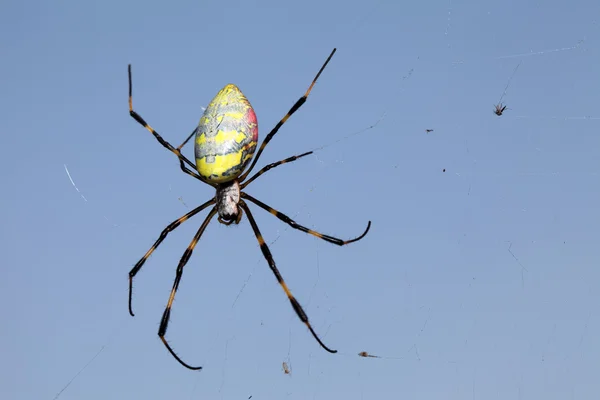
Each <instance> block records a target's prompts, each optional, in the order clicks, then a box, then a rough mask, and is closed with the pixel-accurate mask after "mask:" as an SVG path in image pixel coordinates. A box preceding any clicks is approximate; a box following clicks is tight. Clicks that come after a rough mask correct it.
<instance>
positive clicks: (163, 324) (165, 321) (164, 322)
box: [158, 207, 217, 370]
mask: <svg viewBox="0 0 600 400" xmlns="http://www.w3.org/2000/svg"><path fill="white" fill-rule="evenodd" d="M216 213H217V207H213V209H212V210H210V213H208V215H207V216H206V219H204V222H203V223H202V226H200V229H198V232H196V235H194V238H193V239H192V241H191V243H190V245H189V246H188V247H187V249H186V250H185V252H184V253H183V256H181V260H179V265H178V266H177V272H176V274H175V282H173V289H171V295H170V296H169V302H168V303H167V307H166V308H165V312H164V313H163V316H162V319H161V320H160V327H159V328H158V336H159V337H160V340H162V342H163V343H164V345H165V346H166V347H167V350H169V353H171V355H172V356H173V357H175V359H176V360H177V361H179V363H180V364H181V365H183V366H184V367H186V368H189V369H194V370H197V369H202V367H192V366H191V365H189V364H186V363H185V362H183V360H182V359H181V358H179V356H178V355H177V354H175V352H174V351H173V349H172V348H171V346H169V343H168V342H167V339H165V334H166V333H167V327H168V325H169V317H170V316H171V307H172V306H173V300H174V299H175V293H176V292H177V288H178V287H179V282H180V281H181V276H182V275H183V267H184V266H185V264H187V262H188V261H189V260H190V257H191V256H192V253H193V252H194V247H196V244H198V241H199V240H200V236H202V234H203V233H204V230H205V229H206V227H207V226H208V223H209V222H210V220H211V219H212V217H214V216H215V214H216Z"/></svg>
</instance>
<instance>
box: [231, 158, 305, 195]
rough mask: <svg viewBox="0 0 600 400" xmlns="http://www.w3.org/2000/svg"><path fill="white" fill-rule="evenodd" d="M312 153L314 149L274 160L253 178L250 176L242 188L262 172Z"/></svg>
mask: <svg viewBox="0 0 600 400" xmlns="http://www.w3.org/2000/svg"><path fill="white" fill-rule="evenodd" d="M312 153H313V152H312V151H309V152H306V153H303V154H299V155H297V156H292V157H288V158H286V159H285V160H281V161H277V162H274V163H272V164H269V165H265V166H264V167H263V168H262V169H261V170H260V171H258V172H257V173H256V174H254V175H253V176H252V178H250V179H248V180H247V181H246V182H244V183H243V184H242V185H241V187H240V189H242V190H243V189H244V188H245V187H246V186H248V185H249V184H250V182H252V181H253V180H255V179H256V178H258V177H259V176H261V175H262V174H264V173H265V172H267V171H268V170H270V169H273V168H275V167H277V166H279V165H282V164H287V163H289V162H292V161H296V160H297V159H299V158H301V157H304V156H307V155H309V154H312Z"/></svg>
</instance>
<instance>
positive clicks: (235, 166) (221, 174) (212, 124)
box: [128, 49, 371, 370]
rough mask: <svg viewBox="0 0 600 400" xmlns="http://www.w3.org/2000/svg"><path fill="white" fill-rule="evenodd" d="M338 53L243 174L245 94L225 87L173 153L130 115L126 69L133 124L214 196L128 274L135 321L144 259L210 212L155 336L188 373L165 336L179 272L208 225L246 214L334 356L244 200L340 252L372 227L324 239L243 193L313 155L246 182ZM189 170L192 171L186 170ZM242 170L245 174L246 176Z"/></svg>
mask: <svg viewBox="0 0 600 400" xmlns="http://www.w3.org/2000/svg"><path fill="white" fill-rule="evenodd" d="M335 51H336V49H333V51H332V52H331V54H330V55H329V57H328V58H327V60H326V61H325V63H324V64H323V66H322V67H321V69H320V70H319V72H318V73H317V75H316V76H315V78H314V79H313V81H312V83H311V84H310V86H309V87H308V90H307V91H306V92H305V93H304V95H303V96H302V97H300V98H299V99H298V101H296V103H295V104H294V105H293V106H292V108H290V110H289V111H288V112H287V114H286V115H285V116H284V117H283V118H282V119H281V120H280V121H279V122H278V123H277V125H275V127H274V128H273V129H272V130H271V132H269V134H268V135H267V136H266V137H265V139H264V141H263V142H262V144H261V145H260V147H259V149H258V152H257V153H256V157H254V161H252V163H251V164H250V167H249V168H248V169H246V166H247V165H248V164H249V162H250V160H252V158H253V155H254V151H255V150H256V146H257V142H258V122H257V119H256V114H255V112H254V109H253V108H252V106H251V105H250V102H249V101H248V99H247V98H246V96H244V94H243V93H242V92H241V91H240V89H239V88H238V87H237V86H235V85H233V84H228V85H226V86H225V87H224V88H223V89H221V91H219V93H217V95H216V96H215V97H214V99H213V100H212V101H211V102H210V104H209V105H208V107H207V108H206V110H205V111H204V114H203V115H202V117H201V118H200V122H199V124H198V126H197V127H196V129H194V131H193V132H192V133H191V134H190V135H189V136H188V138H187V139H186V140H185V141H184V142H183V143H182V144H181V145H180V146H179V147H177V148H175V147H173V146H172V145H171V144H170V143H169V142H167V141H166V140H164V139H163V138H162V136H160V135H159V134H158V132H156V131H155V130H154V129H153V128H152V127H150V125H148V124H147V123H146V121H145V120H144V119H143V118H142V117H141V116H140V115H139V114H138V113H137V112H135V111H134V110H133V105H132V81H131V65H129V67H128V73H129V114H130V115H131V117H133V119H135V120H136V121H137V122H138V123H139V124H141V125H142V126H143V127H144V128H146V129H147V130H148V131H150V133H152V135H154V137H155V138H156V140H158V142H159V143H160V144H161V145H163V146H164V147H165V148H167V149H168V150H169V151H171V152H172V153H174V154H175V155H176V156H177V158H178V159H179V165H180V167H181V169H182V170H183V172H185V173H186V174H188V175H190V176H193V177H194V178H196V179H198V180H199V181H201V182H204V183H206V184H208V185H210V186H212V187H213V188H214V189H215V190H216V194H215V196H214V197H213V198H212V199H210V200H208V201H206V202H205V203H204V204H202V205H200V206H198V207H196V208H194V209H193V210H192V211H190V212H188V213H187V214H185V215H183V216H182V217H180V218H178V219H176V220H175V221H173V222H171V223H170V224H169V225H168V226H167V227H166V228H165V229H164V230H163V231H162V232H161V233H160V236H159V237H158V239H157V240H156V242H154V244H153V245H152V247H150V249H149V250H148V251H147V252H146V254H144V256H143V257H142V258H141V259H140V260H139V261H138V262H137V263H136V264H135V266H134V267H133V268H132V269H131V271H130V272H129V313H130V314H131V315H132V316H133V315H134V314H133V309H132V306H131V301H132V287H133V278H134V277H135V275H136V274H137V273H138V272H139V271H140V269H141V268H142V266H143V265H144V263H145V262H146V260H147V259H148V257H150V255H151V254H152V253H153V252H154V250H156V248H157V247H158V246H159V245H160V244H161V243H162V241H163V240H165V238H166V237H167V235H168V234H169V232H172V231H173V230H175V229H176V228H177V227H178V226H179V225H181V224H182V223H183V222H185V221H187V220H188V219H190V218H192V217H193V216H194V215H196V214H198V213H199V212H200V211H202V210H204V209H205V208H208V207H210V206H212V208H211V209H210V211H209V212H208V215H207V216H206V218H205V219H204V222H203V223H202V225H200V228H199V229H198V231H197V232H196V234H195V235H194V238H193V239H192V241H191V243H190V244H189V246H188V247H187V249H186V250H185V252H184V253H183V255H182V257H181V259H180V261H179V265H178V266H177V271H176V274H175V282H174V283H173V288H172V289H171V294H170V296H169V300H168V302H167V306H166V308H165V311H164V313H163V315H162V319H161V321H160V326H159V328H158V336H159V337H160V339H161V340H162V342H163V343H164V345H165V346H166V347H167V350H169V352H170V353H171V355H172V356H173V357H175V359H176V360H177V361H179V363H181V364H182V365H183V366H184V367H186V368H189V369H195V370H197V369H201V368H202V367H193V366H190V365H189V364H187V363H185V362H184V361H183V360H182V359H181V358H179V356H178V355H177V354H176V353H175V352H174V351H173V349H171V346H170V345H169V343H168V342H167V340H166V339H165V334H166V332H167V327H168V324H169V316H170V314H171V307H172V305H173V300H174V299H175V293H176V292H177V288H178V287H179V283H180V281H181V276H182V275H183V268H184V266H185V265H186V264H187V262H188V261H189V259H190V257H191V256H192V252H193V251H194V248H195V247H196V245H197V244H198V241H199V240H200V237H201V236H202V233H203V232H204V230H205V229H206V227H207V226H208V224H209V222H210V220H211V219H212V218H213V217H214V216H215V215H217V216H218V221H219V222H220V223H222V224H225V225H231V224H232V223H236V224H238V223H239V222H240V221H241V219H242V213H244V212H245V213H246V215H247V217H248V221H249V222H250V225H251V227H252V230H253V231H254V235H255V236H256V239H257V240H258V243H259V245H260V249H261V251H262V253H263V256H264V257H265V259H266V261H267V263H268V264H269V267H270V268H271V271H272V272H273V274H274V275H275V278H277V281H278V282H279V284H280V285H281V287H282V288H283V291H284V292H285V294H286V296H287V297H288V299H289V301H290V303H291V305H292V307H293V308H294V311H295V312H296V314H297V315H298V318H300V320H301V321H302V322H303V323H304V324H305V325H306V326H307V327H308V329H309V330H310V332H311V333H312V335H313V337H314V338H315V339H316V340H317V342H318V343H319V344H320V345H321V347H323V348H324V349H325V350H327V351H328V352H330V353H336V352H337V351H336V350H332V349H330V348H329V347H327V346H325V344H324V343H323V342H322V341H321V339H320V338H319V336H318V335H317V334H316V332H315V331H314V330H313V328H312V326H311V324H310V322H309V321H308V316H307V315H306V313H305V312H304V310H303V309H302V307H301V306H300V303H299V302H298V301H297V300H296V298H295V297H294V296H293V295H292V292H291V291H290V289H289V288H288V286H287V285H286V283H285V281H284V280H283V277H282V276H281V274H280V273H279V270H278V269H277V266H276V265H275V260H274V259H273V256H272V255H271V251H270V250H269V248H268V246H267V244H266V243H265V240H264V239H263V237H262V235H261V233H260V230H259V228H258V225H257V224H256V221H255V219H254V216H253V215H252V212H250V208H249V207H248V204H247V203H246V200H247V201H249V202H251V203H254V204H255V205H257V206H258V207H260V208H262V209H263V210H266V211H267V212H269V213H271V214H273V215H274V216H275V217H277V218H279V219H280V220H281V221H283V222H285V223H286V224H288V225H290V226H291V227H292V228H294V229H297V230H300V231H302V232H306V233H309V234H311V235H313V236H316V237H318V238H320V239H323V240H325V241H327V242H329V243H333V244H337V245H338V246H343V245H346V244H349V243H352V242H356V241H358V240H360V239H362V238H363V237H364V236H365V235H366V234H367V232H368V231H369V228H370V227H371V221H369V223H368V224H367V228H366V229H365V231H364V232H363V233H362V234H361V235H360V236H358V237H356V238H354V239H350V240H342V239H338V238H335V237H333V236H329V235H324V234H322V233H319V232H316V231H313V230H311V229H308V228H306V227H304V226H302V225H299V224H298V223H296V222H295V221H293V220H292V219H291V218H290V217H288V216H287V215H285V214H283V213H281V212H279V211H277V210H275V209H274V208H272V207H270V206H268V205H267V204H265V203H263V202H261V201H260V200H258V199H255V198H254V197H252V196H250V195H249V194H247V193H245V192H243V191H242V190H243V189H245V188H246V187H247V186H248V185H249V184H250V183H251V182H253V181H254V180H255V179H257V178H258V177H259V176H261V175H262V174H264V173H265V172H267V171H269V170H270V169H272V168H275V167H277V166H279V165H282V164H285V163H289V162H292V161H295V160H297V159H299V158H301V157H304V156H307V155H309V154H311V153H312V151H309V152H306V153H303V154H299V155H296V156H292V157H289V158H286V159H284V160H281V161H278V162H275V163H272V164H268V165H266V166H264V167H263V168H262V169H261V170H259V171H258V172H257V173H255V174H254V175H253V176H252V177H251V178H249V179H246V178H247V177H248V175H249V174H250V172H251V171H252V169H253V168H254V166H255V165H256V162H257V161H258V159H259V158H260V155H261V154H262V152H263V150H264V149H265V147H266V146H267V144H268V143H269V141H271V139H272V138H273V136H274V135H275V134H276V133H277V131H278V130H279V129H280V128H281V126H282V125H283V124H284V123H285V122H286V121H287V120H288V119H289V118H290V116H292V114H294V113H295V112H296V111H298V109H299V108H300V107H301V106H302V105H303V104H304V103H305V102H306V99H307V98H308V96H309V94H310V92H311V90H312V89H313V87H314V85H315V83H316V82H317V79H318V78H319V76H320V75H321V73H322V72H323V70H324V69H325V67H326V66H327V64H328V63H329V60H331V57H333V54H334V53H335ZM194 135H195V160H196V163H195V164H194V163H192V162H191V161H190V160H189V159H188V158H187V157H185V156H184V155H183V154H182V153H181V149H182V148H183V146H184V145H185V144H186V143H187V142H188V141H189V140H190V139H191V137H192V136H194ZM190 168H191V169H190ZM244 170H245V172H244Z"/></svg>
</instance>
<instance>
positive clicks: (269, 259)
mask: <svg viewBox="0 0 600 400" xmlns="http://www.w3.org/2000/svg"><path fill="white" fill-rule="evenodd" d="M239 206H240V207H241V208H242V209H243V210H244V211H245V212H246V215H247V216H248V221H250V225H252V230H253V231H254V235H255V236H256V239H257V240H258V244H259V245H260V250H261V251H262V253H263V256H264V257H265V259H266V260H267V263H269V267H271V271H273V274H274V275H275V278H277V282H279V284H280V285H281V287H282V288H283V291H284V292H285V294H286V295H287V297H288V299H289V300H290V303H292V307H293V308H294V311H296V314H297V315H298V318H300V320H301V321H302V322H304V324H305V325H306V326H307V327H308V329H309V330H310V333H312V335H313V336H314V338H315V339H316V340H317V342H319V344H320V345H321V347H323V348H324V349H325V350H327V351H328V352H330V353H337V350H332V349H330V348H329V347H327V346H325V344H324V343H323V342H322V341H321V339H319V336H317V334H316V333H315V331H314V329H313V328H312V326H311V325H310V322H308V316H307V315H306V313H305V312H304V310H303V309H302V306H300V303H298V300H296V298H295V297H294V296H293V295H292V292H291V291H290V289H289V288H288V287H287V285H286V283H285V281H284V280H283V277H282V276H281V274H280V273H279V270H278V269H277V266H276V265H275V260H273V256H272V255H271V251H270V250H269V247H268V246H267V244H266V243H265V240H264V239H263V237H262V235H261V233H260V230H259V229H258V225H257V224H256V221H255V220H254V217H253V216H252V213H251V212H250V208H249V207H248V206H247V205H246V203H245V202H244V201H243V200H240V202H239Z"/></svg>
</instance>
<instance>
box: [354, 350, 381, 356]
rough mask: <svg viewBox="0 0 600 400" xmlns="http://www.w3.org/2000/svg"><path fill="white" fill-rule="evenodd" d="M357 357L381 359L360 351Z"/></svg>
mask: <svg viewBox="0 0 600 400" xmlns="http://www.w3.org/2000/svg"><path fill="white" fill-rule="evenodd" d="M358 355H359V356H361V357H365V358H366V357H371V358H381V357H379V356H374V355H372V354H369V353H367V352H366V351H361V352H360V353H358Z"/></svg>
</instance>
